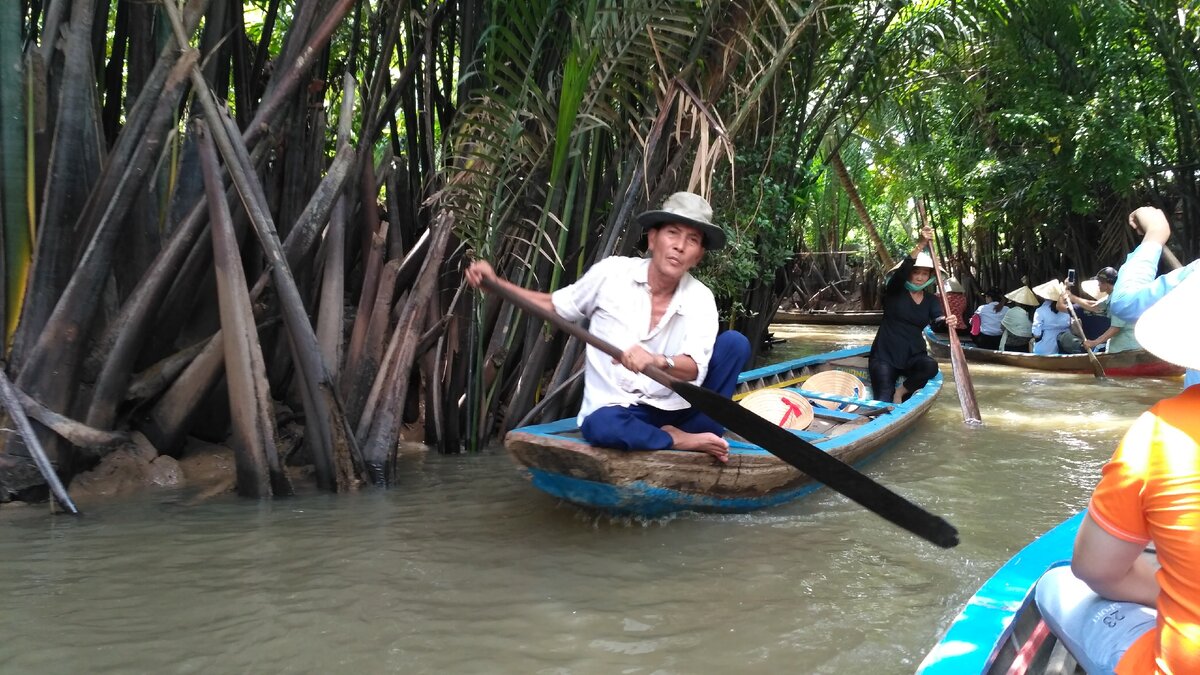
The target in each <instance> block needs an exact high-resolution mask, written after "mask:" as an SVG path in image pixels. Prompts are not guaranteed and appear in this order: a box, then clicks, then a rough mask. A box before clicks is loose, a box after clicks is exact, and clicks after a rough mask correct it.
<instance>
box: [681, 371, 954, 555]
mask: <svg viewBox="0 0 1200 675" xmlns="http://www.w3.org/2000/svg"><path fill="white" fill-rule="evenodd" d="M671 388H672V389H674V390H675V392H676V393H677V394H679V395H680V396H682V397H683V398H684V399H686V400H687V401H688V402H689V403H691V404H692V405H693V406H695V407H696V408H697V409H699V410H702V411H704V412H705V414H707V415H708V416H709V417H711V418H713V419H714V420H716V421H717V422H719V423H721V424H723V425H724V426H726V427H728V428H729V429H730V430H732V431H734V432H736V433H737V434H739V435H740V436H741V437H742V438H745V439H746V440H747V441H750V442H751V443H754V444H755V445H758V446H760V447H762V448H763V449H764V450H766V451H768V452H770V453H771V454H773V455H775V456H776V457H778V458H780V459H782V460H783V461H785V462H787V463H788V464H791V465H792V466H794V467H796V468H797V469H799V470H801V471H803V472H804V473H806V474H808V476H809V477H811V478H812V479H814V480H817V481H820V482H822V483H824V484H825V485H827V486H829V487H830V488H832V489H834V490H837V491H838V492H840V493H842V494H843V495H845V496H846V497H849V498H850V499H851V500H853V501H855V502H858V503H859V504H860V505H862V506H863V507H865V508H867V509H868V510H870V511H873V512H875V513H876V514H878V515H880V516H882V517H883V518H885V519H887V520H889V521H891V522H892V523H895V524H896V525H899V526H900V527H903V528H904V529H906V530H908V531H909V532H912V533H913V534H915V535H917V536H918V537H921V538H923V539H925V540H927V541H929V542H931V543H933V544H936V545H938V546H941V547H942V548H952V547H954V546H957V545H958V530H957V529H955V528H954V526H953V525H951V524H950V523H948V522H946V520H945V519H943V518H941V517H940V516H935V515H934V514H932V513H930V512H928V511H926V510H925V509H922V508H921V507H919V506H917V505H916V504H914V503H912V502H910V501H908V500H907V499H905V498H903V497H901V496H900V495H898V494H896V493H895V492H892V491H891V490H889V489H888V488H886V487H884V486H882V485H880V484H879V483H876V482H875V481H874V480H871V479H870V478H868V477H867V476H865V475H863V474H861V473H859V472H858V470H856V469H855V468H854V467H852V466H850V465H848V464H846V463H844V462H841V461H839V460H837V459H835V458H833V457H830V456H829V454H827V453H826V452H825V451H824V450H821V449H820V448H818V447H817V446H815V445H813V444H812V443H809V442H808V441H806V440H804V439H802V438H800V437H799V436H796V435H795V434H793V433H791V432H789V431H787V430H786V429H782V428H780V427H778V426H776V425H775V424H772V423H771V422H770V421H768V420H766V419H763V418H762V417H759V416H758V415H757V414H755V413H754V412H753V411H750V410H747V409H746V408H743V407H742V406H740V405H738V404H737V403H734V402H733V401H731V400H729V399H727V398H725V397H724V396H721V395H720V394H718V393H716V392H713V391H709V390H707V389H704V388H702V387H697V386H695V385H693V384H691V383H689V382H680V381H673V382H672V383H671Z"/></svg>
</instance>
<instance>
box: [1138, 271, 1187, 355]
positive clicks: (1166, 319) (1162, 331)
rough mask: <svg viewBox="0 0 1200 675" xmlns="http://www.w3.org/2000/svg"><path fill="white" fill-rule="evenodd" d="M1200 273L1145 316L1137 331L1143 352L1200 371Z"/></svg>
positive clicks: (1140, 320)
mask: <svg viewBox="0 0 1200 675" xmlns="http://www.w3.org/2000/svg"><path fill="white" fill-rule="evenodd" d="M1197 307H1200V273H1196V272H1192V273H1191V274H1189V275H1188V276H1187V278H1186V279H1184V280H1183V282H1182V283H1180V284H1179V285H1178V286H1176V287H1175V288H1174V290H1172V291H1171V292H1170V293H1167V294H1166V295H1164V296H1163V297H1162V299H1161V300H1159V301H1158V302H1156V303H1154V305H1152V306H1151V307H1150V309H1148V310H1146V313H1145V314H1142V316H1141V318H1140V319H1138V320H1137V324H1136V325H1135V326H1134V328H1133V332H1134V335H1136V336H1137V341H1138V342H1139V343H1141V345H1142V348H1143V349H1145V350H1146V351H1148V352H1150V353H1151V354H1154V355H1155V356H1157V357H1158V358H1160V359H1162V360H1163V361H1168V362H1170V363H1174V364H1175V365H1178V366H1183V367H1184V368H1191V369H1193V370H1200V346H1198V345H1197V344H1196V336H1197V335H1200V312H1197V311H1196V308H1197Z"/></svg>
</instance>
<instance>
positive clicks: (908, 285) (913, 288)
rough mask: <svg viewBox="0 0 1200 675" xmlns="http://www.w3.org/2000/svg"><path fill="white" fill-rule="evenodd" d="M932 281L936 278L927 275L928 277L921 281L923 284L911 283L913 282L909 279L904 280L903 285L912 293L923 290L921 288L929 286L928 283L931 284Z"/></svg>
mask: <svg viewBox="0 0 1200 675" xmlns="http://www.w3.org/2000/svg"><path fill="white" fill-rule="evenodd" d="M934 281H937V280H936V279H934V278H933V277H929V278H928V279H926V280H925V283H923V284H919V285H918V284H914V283H913V282H911V281H906V282H904V287H905V288H907V289H908V290H909V291H910V292H912V293H916V292H917V291H923V290H925V289H926V288H929V286H930V285H931V284H932V283H933V282H934Z"/></svg>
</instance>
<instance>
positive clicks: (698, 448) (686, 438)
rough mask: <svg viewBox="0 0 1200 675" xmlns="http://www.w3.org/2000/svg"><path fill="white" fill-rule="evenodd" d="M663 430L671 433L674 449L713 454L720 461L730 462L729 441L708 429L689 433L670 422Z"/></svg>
mask: <svg viewBox="0 0 1200 675" xmlns="http://www.w3.org/2000/svg"><path fill="white" fill-rule="evenodd" d="M662 430H663V431H665V432H667V433H668V434H670V435H671V448H672V449H673V450H689V451H691V452H704V453H707V454H710V455H712V456H713V457H714V458H716V460H717V461H718V462H721V463H723V464H728V463H729V442H728V441H726V440H725V439H724V438H721V437H720V436H718V435H716V434H712V433H709V432H707V431H706V432H704V433H701V434H693V433H688V432H686V431H684V430H682V429H680V428H678V427H673V426H671V425H669V424H668V425H667V426H665V427H663V428H662Z"/></svg>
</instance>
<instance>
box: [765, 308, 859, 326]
mask: <svg viewBox="0 0 1200 675" xmlns="http://www.w3.org/2000/svg"><path fill="white" fill-rule="evenodd" d="M880 321H883V310H862V311H850V312H829V311H825V310H812V311H808V312H798V311H786V310H782V309H781V310H779V311H778V312H775V318H774V319H772V320H771V323H807V324H821V325H830V324H833V325H851V326H878V325H879V322H880Z"/></svg>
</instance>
